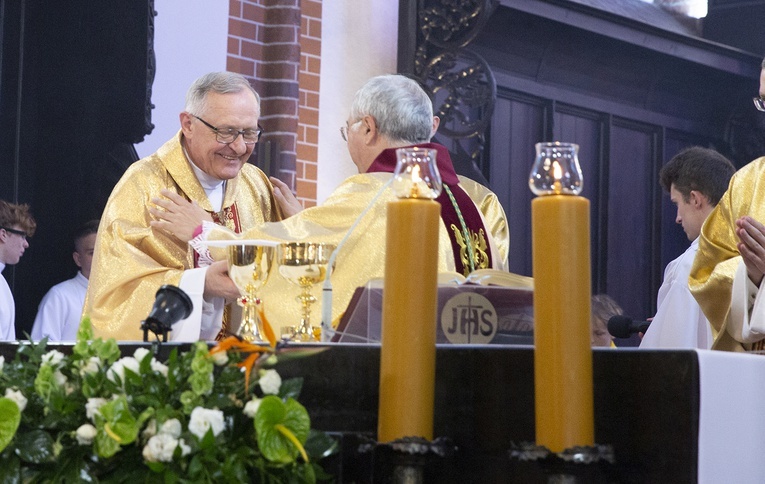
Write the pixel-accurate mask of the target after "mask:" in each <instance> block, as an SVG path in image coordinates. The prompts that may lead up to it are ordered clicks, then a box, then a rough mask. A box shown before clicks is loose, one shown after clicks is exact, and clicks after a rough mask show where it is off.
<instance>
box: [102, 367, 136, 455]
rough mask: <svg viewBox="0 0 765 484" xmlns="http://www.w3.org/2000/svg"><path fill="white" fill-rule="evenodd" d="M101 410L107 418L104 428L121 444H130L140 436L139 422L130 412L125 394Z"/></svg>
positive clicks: (104, 417)
mask: <svg viewBox="0 0 765 484" xmlns="http://www.w3.org/2000/svg"><path fill="white" fill-rule="evenodd" d="M127 371H129V370H126V372H127ZM100 412H101V416H103V419H104V420H105V423H104V425H103V427H104V430H105V431H106V433H107V434H109V435H110V436H111V438H112V439H114V440H115V441H117V443H119V444H120V445H126V444H130V443H132V442H134V441H135V439H136V437H138V430H139V423H138V421H137V420H136V419H135V417H133V414H132V413H130V408H129V406H128V402H127V399H126V398H125V397H124V396H122V397H119V398H117V399H115V400H112V401H110V402H108V403H106V404H104V405H103V406H102V407H101V409H100Z"/></svg>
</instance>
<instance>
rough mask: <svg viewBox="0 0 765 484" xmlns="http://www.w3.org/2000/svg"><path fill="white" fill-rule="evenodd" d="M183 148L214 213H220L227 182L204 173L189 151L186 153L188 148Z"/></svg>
mask: <svg viewBox="0 0 765 484" xmlns="http://www.w3.org/2000/svg"><path fill="white" fill-rule="evenodd" d="M181 147H182V148H183V154H184V155H186V159H187V160H188V161H189V165H190V166H191V169H192V170H193V171H194V175H195V176H196V177H197V180H199V184H200V185H202V189H203V190H204V191H205V193H206V194H207V198H208V200H210V205H211V206H212V208H213V210H214V211H216V212H219V211H220V210H221V208H222V207H223V195H224V193H225V191H226V180H219V179H218V178H215V177H214V176H212V175H208V174H207V173H205V172H204V171H202V170H201V169H200V168H199V167H198V166H197V165H196V164H195V163H194V162H193V161H192V160H191V157H190V156H189V153H188V151H186V147H185V146H183V145H181Z"/></svg>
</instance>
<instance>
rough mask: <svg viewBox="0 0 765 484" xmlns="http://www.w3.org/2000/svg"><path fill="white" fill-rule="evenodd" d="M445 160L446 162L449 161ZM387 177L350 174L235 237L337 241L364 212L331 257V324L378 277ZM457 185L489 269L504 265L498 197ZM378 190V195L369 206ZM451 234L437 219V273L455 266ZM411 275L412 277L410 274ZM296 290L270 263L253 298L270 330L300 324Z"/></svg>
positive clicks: (504, 232)
mask: <svg viewBox="0 0 765 484" xmlns="http://www.w3.org/2000/svg"><path fill="white" fill-rule="evenodd" d="M386 151H389V150H386ZM444 151H445V150H444ZM440 156H441V153H440V152H439V157H440ZM447 156H448V152H447ZM449 164H450V165H451V161H449ZM391 177H392V174H391V173H380V172H376V173H369V172H368V173H364V174H360V175H354V176H351V177H349V178H347V179H346V180H345V181H344V182H343V183H342V184H340V186H339V187H338V188H337V189H336V190H335V191H334V192H332V194H331V195H330V196H329V198H327V200H326V201H325V202H324V203H322V204H321V205H319V206H316V207H311V208H307V209H305V210H303V211H301V212H299V213H297V214H295V215H293V216H292V217H289V218H287V219H285V220H283V221H281V222H277V223H267V224H265V225H262V226H259V227H257V228H255V229H251V230H245V231H243V234H242V236H241V237H242V238H245V239H266V240H273V241H279V242H282V241H304V242H325V243H330V244H334V245H338V244H339V243H340V241H341V240H342V239H343V237H344V236H345V234H346V233H347V232H348V230H349V229H350V227H351V225H353V223H354V222H355V221H356V219H357V218H358V217H359V215H361V214H362V212H364V210H367V212H366V214H365V215H364V216H363V217H362V218H361V221H360V222H359V224H358V226H356V228H355V229H354V230H353V232H351V234H350V235H349V237H348V239H347V240H346V241H345V242H344V243H343V245H342V247H341V248H340V250H339V252H338V256H337V259H336V260H335V270H334V272H332V275H331V281H332V322H333V325H337V322H338V321H339V318H340V316H341V315H342V313H343V312H345V309H346V307H347V306H348V303H349V301H350V299H351V296H352V295H353V292H354V290H355V289H356V288H357V287H360V286H364V285H366V284H367V282H368V281H369V280H370V279H372V278H382V277H383V276H384V272H385V227H386V210H387V204H388V202H390V201H393V200H395V199H396V197H395V196H394V195H393V192H392V190H391V189H390V187H385V184H386V183H387V182H388V181H389V180H390V179H391ZM455 181H456V175H455ZM458 186H459V187H461V188H462V189H463V190H464V193H466V194H467V196H468V197H469V200H472V203H473V204H474V206H475V207H476V208H477V209H478V210H477V212H478V213H479V214H480V215H479V216H478V218H479V219H480V220H481V221H482V222H483V227H485V230H486V231H487V232H488V233H487V234H485V237H484V239H485V241H486V247H485V249H484V250H485V251H487V252H490V253H491V260H492V262H493V263H492V265H491V267H493V268H497V269H506V266H507V254H508V249H509V234H508V226H507V219H506V218H505V212H504V210H503V209H502V206H501V204H500V203H499V200H497V197H496V195H495V194H494V193H492V192H491V191H490V190H489V189H488V188H486V187H484V186H482V185H480V184H478V183H476V182H474V181H472V180H470V179H468V178H464V177H459V185H458ZM381 189H382V190H383V191H382V194H381V195H380V196H379V198H377V200H375V201H374V203H372V204H371V205H370V203H371V202H372V200H373V198H374V197H375V195H377V193H378V192H380V190H381ZM208 228H209V229H210V230H209V231H208ZM205 231H206V232H207V234H206V235H207V239H208V240H221V239H231V238H235V237H236V236H235V235H234V234H232V233H231V232H229V231H226V230H222V229H221V228H219V227H215V226H209V225H208V226H206V228H205ZM453 236H454V230H453V229H452V228H450V227H447V225H446V224H445V223H444V220H443V219H442V221H441V225H440V227H439V244H438V248H437V249H436V247H433V250H438V261H439V263H438V264H439V265H438V270H439V271H455V270H456V268H457V267H456V263H455V250H454V249H453V245H452V237H453ZM210 252H211V255H212V256H213V257H214V258H215V259H216V260H222V259H225V254H224V252H223V251H222V250H220V249H211V250H210ZM477 256H478V255H477ZM412 277H417V275H416V274H412ZM320 292H321V284H318V285H317V286H315V288H314V295H315V296H317V297H320ZM298 294H299V289H298V288H297V286H295V285H293V284H291V283H290V282H288V281H287V280H286V279H284V278H283V277H281V276H280V275H279V272H278V268H276V267H274V268H273V271H272V273H271V276H270V277H269V279H268V281H267V282H266V284H265V286H264V287H263V289H261V290H260V291H259V293H258V296H259V297H260V298H261V299H262V300H263V303H264V305H265V312H266V316H267V317H268V320H269V322H270V323H271V324H272V325H273V326H274V330H275V331H276V334H279V328H280V327H282V326H287V325H296V324H298V323H299V322H300V304H299V303H298V302H297V301H296V300H295V298H296V297H297V296H298ZM318 306H320V305H319V304H317V308H316V309H314V312H313V317H314V318H316V319H315V322H316V324H317V325H318V322H319V319H320V318H319V314H320V309H319V308H318Z"/></svg>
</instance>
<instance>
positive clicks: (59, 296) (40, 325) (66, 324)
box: [31, 220, 99, 341]
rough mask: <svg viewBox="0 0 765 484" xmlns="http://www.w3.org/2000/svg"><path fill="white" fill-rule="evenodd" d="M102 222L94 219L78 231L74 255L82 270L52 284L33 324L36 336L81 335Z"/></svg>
mask: <svg viewBox="0 0 765 484" xmlns="http://www.w3.org/2000/svg"><path fill="white" fill-rule="evenodd" d="M98 222H99V221H98V220H90V221H88V222H86V223H85V224H83V225H81V226H80V227H79V228H78V229H77V231H76V232H75V233H74V252H72V259H74V263H75V264H76V265H77V267H78V268H79V270H78V271H77V274H76V275H75V276H74V277H73V278H71V279H68V280H66V281H64V282H60V283H58V284H56V285H55V286H53V287H51V288H50V290H49V291H48V292H47V293H46V294H45V296H44V297H43V298H42V301H41V302H40V306H39V307H38V308H37V317H35V322H34V325H32V334H31V338H32V340H34V341H38V340H41V339H43V338H48V340H49V341H74V340H76V339H77V330H78V329H79V327H80V318H81V316H82V306H83V304H84V303H85V293H86V292H87V290H88V278H89V277H90V266H91V264H92V262H93V248H94V247H95V246H96V234H97V233H98Z"/></svg>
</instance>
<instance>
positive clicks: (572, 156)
mask: <svg viewBox="0 0 765 484" xmlns="http://www.w3.org/2000/svg"><path fill="white" fill-rule="evenodd" d="M535 147H536V150H537V157H536V159H535V160H534V166H533V167H532V168H531V173H530V174H529V188H530V189H531V191H532V192H533V193H534V195H538V196H539V195H579V193H580V192H581V191H582V183H583V179H582V169H581V168H580V167H579V157H578V153H579V145H577V144H574V143H561V142H558V141H555V142H552V143H537V144H536V145H535Z"/></svg>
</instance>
